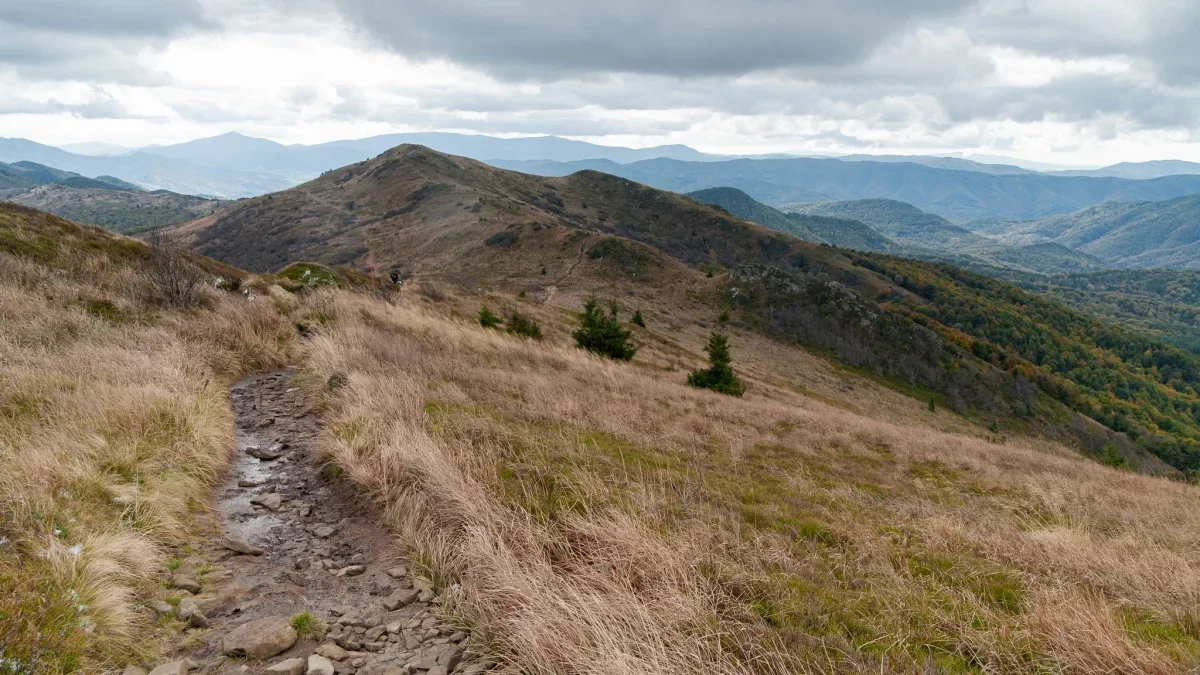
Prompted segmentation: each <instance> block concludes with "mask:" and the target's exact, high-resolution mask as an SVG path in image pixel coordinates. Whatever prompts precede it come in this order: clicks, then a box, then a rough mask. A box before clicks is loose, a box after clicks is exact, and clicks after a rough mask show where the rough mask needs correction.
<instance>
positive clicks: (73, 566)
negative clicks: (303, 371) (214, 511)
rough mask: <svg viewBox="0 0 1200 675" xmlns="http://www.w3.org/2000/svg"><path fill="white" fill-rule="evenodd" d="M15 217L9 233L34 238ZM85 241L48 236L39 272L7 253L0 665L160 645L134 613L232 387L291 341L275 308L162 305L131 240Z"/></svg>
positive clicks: (228, 432) (215, 446)
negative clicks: (89, 246)
mask: <svg viewBox="0 0 1200 675" xmlns="http://www.w3.org/2000/svg"><path fill="white" fill-rule="evenodd" d="M4 215H5V216H7V217H9V218H12V217H14V214H12V213H6V214H4ZM15 216H16V217H23V216H22V213H20V212H17V213H16V214H15ZM13 222H15V221H5V222H4V223H0V224H5V225H8V226H11V227H14V228H16V229H9V230H7V231H6V232H3V233H0V234H7V235H9V236H13V233H14V232H17V233H18V234H17V236H25V234H27V233H28V232H36V230H28V231H25V230H21V229H20V228H21V227H24V225H19V224H18V225H13ZM60 222H61V221H60ZM63 227H66V226H65V225H64V226H63ZM71 227H73V226H71ZM89 236H93V238H94V239H95V240H96V241H97V242H99V243H98V244H97V247H96V249H95V250H91V251H89V252H87V253H83V252H81V251H80V250H78V249H73V248H71V247H69V246H66V245H64V246H62V247H60V248H59V249H58V250H54V249H53V247H52V246H51V245H49V244H46V243H45V242H42V243H41V246H42V248H41V249H38V251H37V253H38V254H39V255H40V259H41V260H42V263H39V262H35V260H34V259H32V258H29V257H14V256H12V255H9V254H7V253H3V252H2V250H0V517H2V520H0V672H13V673H24V672H37V673H56V672H80V671H82V672H89V673H91V672H103V671H105V670H106V669H109V668H114V667H119V666H121V665H123V664H124V663H126V662H127V659H131V657H134V656H137V655H138V654H139V651H142V652H144V650H146V649H150V648H152V647H153V645H152V644H150V643H149V641H148V640H147V634H148V631H146V628H147V627H148V622H149V621H150V618H149V617H148V616H147V613H146V612H145V611H144V610H139V607H138V605H139V603H140V602H141V600H142V599H143V598H144V597H145V594H146V592H147V591H150V590H152V589H153V585H154V583H155V578H156V576H157V574H158V572H159V569H160V566H161V564H162V561H163V547H164V545H166V544H169V543H175V542H177V541H178V540H179V538H180V537H181V536H182V535H184V534H185V528H186V525H187V522H188V512H189V510H190V509H195V508H203V505H204V504H206V503H207V500H208V493H209V490H210V488H211V486H212V485H213V483H214V481H215V479H216V478H217V477H218V476H219V475H220V474H221V472H223V471H224V469H225V467H226V464H227V462H228V461H229V458H230V453H231V451H232V414H231V412H230V409H229V405H228V401H227V397H228V392H227V387H228V385H229V384H230V383H231V382H232V381H233V380H234V379H236V378H238V377H240V376H242V375H243V374H246V373H249V372H253V371H256V370H260V369H264V368H270V367H275V366H277V365H279V364H281V363H283V362H285V361H286V360H287V359H288V358H289V350H290V349H291V348H292V346H293V342H292V336H293V335H294V331H293V329H292V328H291V326H290V324H289V323H288V322H287V321H286V319H285V317H284V316H283V314H282V313H281V312H280V311H278V309H277V308H276V307H275V305H274V303H271V302H269V301H263V300H260V301H258V302H247V301H246V299H245V297H244V296H241V295H232V296H229V295H226V294H223V293H217V292H216V291H212V290H210V291H208V292H207V293H206V295H207V296H208V304H209V306H208V308H207V309H198V310H191V311H187V312H180V311H173V310H166V309H161V308H159V307H158V306H157V303H155V302H154V298H153V293H152V292H151V289H150V283H149V280H148V278H147V277H146V275H145V270H144V266H142V265H141V264H140V262H139V259H138V257H137V256H136V255H132V256H131V255H130V251H134V252H136V251H137V250H138V249H137V247H136V246H133V245H132V244H129V243H128V242H127V240H119V239H105V238H104V237H102V236H99V235H89ZM0 239H2V238H0ZM10 241H11V240H10ZM106 242H107V243H106ZM0 243H4V242H2V241H0ZM109 243H111V244H112V253H113V254H112V255H109V254H107V253H105V252H104V251H103V249H104V247H105V246H106V245H108V244H109ZM43 263H44V264H43ZM131 660H139V659H131Z"/></svg>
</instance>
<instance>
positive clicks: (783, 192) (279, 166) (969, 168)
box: [0, 132, 1200, 222]
mask: <svg viewBox="0 0 1200 675" xmlns="http://www.w3.org/2000/svg"><path fill="white" fill-rule="evenodd" d="M401 144H418V145H424V146H426V147H429V148H431V149H433V150H436V151H439V152H446V153H449V154H454V155H457V156H464V157H470V158H472V159H477V160H481V161H485V162H489V163H491V164H493V165H495V166H499V167H501V168H507V169H512V170H517V171H523V172H526V173H534V174H538V175H545V176H563V175H567V174H569V173H572V172H574V171H578V170H582V169H592V170H598V171H603V172H605V173H610V174H614V175H620V176H623V177H626V178H630V179H633V180H637V181H639V182H642V183H646V184H648V185H653V186H655V187H659V188H663V189H669V190H673V191H677V192H690V191H695V190H700V189H705V188H710V187H736V188H738V189H741V190H743V191H745V192H746V193H748V194H750V195H751V196H752V197H754V198H755V199H757V200H758V201H761V202H764V203H768V204H782V203H788V202H800V201H803V202H827V201H838V200H850V199H867V198H886V199H897V200H901V201H905V202H909V203H912V204H914V205H916V206H918V207H919V208H921V209H923V210H925V211H928V212H931V213H936V214H938V215H941V216H943V217H945V218H947V219H949V220H951V221H954V222H965V221H969V220H975V219H979V218H988V217H994V218H1001V219H1006V220H1029V219H1035V218H1042V217H1046V216H1052V215H1059V214H1063V213H1069V212H1071V211H1075V210H1078V209H1080V208H1085V207H1087V206H1092V205H1094V204H1097V203H1100V202H1103V201H1138V200H1157V199H1166V198H1170V197H1177V196H1183V195H1186V194H1194V193H1197V192H1200V178H1198V177H1197V176H1198V175H1200V165H1198V164H1194V163H1190V162H1181V161H1174V160H1171V161H1161V162H1146V163H1140V164H1136V163H1122V164H1117V165H1113V166H1110V167H1105V168H1102V169H1092V170H1078V169H1076V170H1049V168H1047V169H1046V170H1042V171H1041V172H1039V171H1038V170H1035V169H1038V168H1041V167H1042V166H1043V165H1035V164H1028V163H1025V162H1019V161H1017V160H1011V161H1008V160H1005V159H1004V158H999V157H987V156H977V157H975V158H974V159H971V158H965V157H938V156H924V155H845V156H841V157H798V156H789V155H780V154H776V155H755V156H731V155H716V154H709V153H704V152H700V151H698V150H695V149H693V148H690V147H688V146H684V145H663V146H656V147H648V148H626V147H616V146H605V145H597V144H594V143H587V142H583V141H577V140H571V139H566V138H559V137H554V136H539V137H524V138H497V137H492V136H484V135H471V134H454V133H437V132H431V133H408V134H388V135H382V136H374V137H370V138H363V139H354V140H338V141H332V142H328V143H320V144H315V145H284V144H281V143H277V142H274V141H270V140H266V139H261V138H253V137H249V136H245V135H242V134H238V133H227V134H223V135H220V136H215V137H211V138H202V139H197V140H194V141H189V142H185V143H178V144H174V145H152V146H147V147H143V148H138V149H134V150H125V151H122V149H121V148H119V147H117V146H113V145H111V144H103V143H85V144H73V145H70V146H68V147H70V148H74V149H77V150H79V151H80V152H70V151H68V150H66V149H60V148H54V147H51V146H47V145H42V144H39V143H34V142H32V141H28V140H25V139H19V138H10V139H0V162H18V161H32V162H36V163H39V164H43V165H46V166H52V167H55V168H58V169H62V170H66V171H71V172H74V173H78V174H80V175H82V176H85V177H92V178H94V177H97V176H101V175H110V176H116V177H118V178H120V179H121V180H124V181H127V182H130V183H134V184H136V185H138V186H140V187H142V188H144V189H148V190H157V189H166V190H171V191H173V192H178V193H185V194H195V195H206V196H213V197H220V198H226V199H236V198H243V197H253V196H258V195H261V194H265V193H267V192H273V191H278V190H282V189H286V188H288V187H292V186H294V185H297V184H299V183H301V182H304V181H307V180H310V179H312V178H315V177H316V176H318V175H320V174H321V173H322V172H324V171H328V170H331V169H333V168H335V167H340V166H345V165H348V164H352V163H355V162H360V161H363V160H366V159H369V158H371V157H375V156H377V155H379V154H381V153H383V152H385V151H387V150H388V149H390V148H392V147H395V146H397V145H401ZM981 160H986V161H981Z"/></svg>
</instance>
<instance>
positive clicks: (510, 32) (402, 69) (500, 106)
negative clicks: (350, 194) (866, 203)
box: [0, 0, 1200, 163]
mask: <svg viewBox="0 0 1200 675" xmlns="http://www.w3.org/2000/svg"><path fill="white" fill-rule="evenodd" d="M847 1H849V2H850V5H847V4H846V2H845V1H841V0H839V1H838V2H834V1H833V0H806V1H804V2H785V1H784V0H749V1H748V2H746V3H740V4H730V3H727V2H718V0H699V1H698V2H688V3H684V2H680V1H677V0H658V1H657V2H656V3H653V4H647V3H645V2H641V1H638V2H635V1H634V0H619V1H618V2H616V3H595V2H586V3H581V2H575V1H574V0H563V1H562V2H556V3H553V4H551V3H546V2H535V1H534V0H490V1H489V2H486V3H485V2H482V0H480V1H479V2H472V1H470V0H444V1H443V2H440V3H426V2H399V3H394V2H384V1H383V0H246V1H236V2H235V0H195V1H194V2H193V1H191V0H184V1H182V2H180V3H156V2H150V0H99V1H98V2H94V3H88V4H87V7H86V8H85V11H80V12H76V13H75V14H74V15H72V16H63V14H64V12H62V11H60V10H63V7H62V6H61V5H63V4H64V3H67V2H68V0H46V1H44V2H41V3H37V4H25V5H22V6H21V7H20V8H18V9H17V10H14V9H11V8H9V7H8V6H5V7H3V8H0V33H4V34H6V35H12V34H14V33H12V32H11V31H10V32H5V28H6V27H10V28H11V27H20V28H21V32H20V36H21V37H20V38H19V39H16V40H8V41H3V44H0V91H3V92H5V93H4V94H3V95H0V136H27V137H30V138H33V139H35V140H39V141H43V142H50V143H69V142H79V141H91V140H97V139H103V140H105V141H109V142H114V143H121V144H125V145H130V146H138V145H145V144H149V143H166V142H175V141H180V140H187V139H190V138H195V137H199V136H205V135H215V134H218V133H222V132H225V131H230V130H236V131H240V132H242V133H246V134H250V135H258V136H265V137H268V138H272V139H275V140H279V141H282V142H288V143H293V142H319V141H324V140H332V139H335V138H345V137H359V136H367V135H373V134H378V133H388V132H396V131H418V130H457V131H475V132H483V133H492V134H536V133H553V134H558V135H565V136H571V137H577V138H585V139H587V140H592V141H596V142H602V143H610V144H617V143H621V144H628V145H651V144H658V143H687V144H690V145H693V146H696V147H698V148H700V149H703V150H708V151H716V152H778V151H807V152H842V151H846V152H855V151H881V152H882V151H888V152H912V151H939V152H948V151H963V150H965V151H981V152H986V151H998V152H1010V153H1017V154H1019V155H1021V156H1024V157H1027V158H1030V159H1039V160H1044V161H1056V162H1081V163H1105V162H1113V161H1120V160H1125V159H1152V158H1158V157H1166V156H1174V157H1182V158H1190V159H1200V143H1198V139H1197V135H1198V130H1200V113H1198V112H1197V111H1200V72H1193V69H1194V68H1196V67H1197V65H1198V64H1200V51H1198V49H1200V48H1197V47H1196V45H1195V44H1194V43H1195V40H1194V38H1193V37H1192V36H1193V35H1195V34H1196V33H1197V30H1196V29H1197V28H1200V26H1197V20H1198V19H1200V9H1198V8H1197V7H1198V4H1197V3H1194V2H1191V1H1190V0H1146V1H1145V2H1139V3H1129V2H1125V1H1124V0H979V1H978V2H968V3H964V2H961V1H959V0H918V1H916V2H907V3H899V2H894V0H847ZM71 6H72V7H74V3H72V4H71ZM847 7H849V8H850V9H853V10H854V11H847ZM648 8H649V9H648ZM651 10H653V11H651ZM67 13H68V14H69V12H67ZM64 45H65V46H64Z"/></svg>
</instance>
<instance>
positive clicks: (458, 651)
mask: <svg viewBox="0 0 1200 675" xmlns="http://www.w3.org/2000/svg"><path fill="white" fill-rule="evenodd" d="M462 656H463V648H462V647H460V646H459V645H445V646H443V647H441V648H440V649H438V656H437V660H438V663H440V664H442V665H443V666H445V667H446V669H447V670H454V667H455V666H457V665H458V662H459V661H461V660H462Z"/></svg>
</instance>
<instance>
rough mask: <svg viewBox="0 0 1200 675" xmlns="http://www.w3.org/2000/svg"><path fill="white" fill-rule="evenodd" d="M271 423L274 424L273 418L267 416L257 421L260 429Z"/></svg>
mask: <svg viewBox="0 0 1200 675" xmlns="http://www.w3.org/2000/svg"><path fill="white" fill-rule="evenodd" d="M272 424H275V418H274V417H268V418H266V419H264V420H263V421H261V422H259V423H258V426H259V428H260V429H264V428H266V427H269V426H271V425H272Z"/></svg>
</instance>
